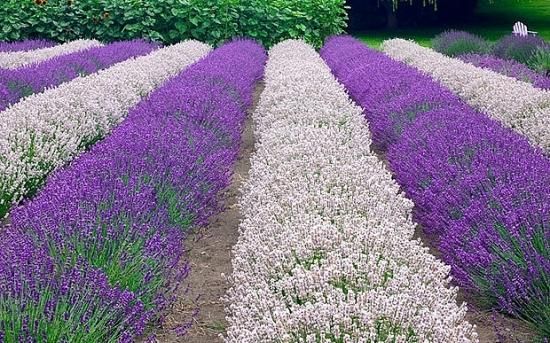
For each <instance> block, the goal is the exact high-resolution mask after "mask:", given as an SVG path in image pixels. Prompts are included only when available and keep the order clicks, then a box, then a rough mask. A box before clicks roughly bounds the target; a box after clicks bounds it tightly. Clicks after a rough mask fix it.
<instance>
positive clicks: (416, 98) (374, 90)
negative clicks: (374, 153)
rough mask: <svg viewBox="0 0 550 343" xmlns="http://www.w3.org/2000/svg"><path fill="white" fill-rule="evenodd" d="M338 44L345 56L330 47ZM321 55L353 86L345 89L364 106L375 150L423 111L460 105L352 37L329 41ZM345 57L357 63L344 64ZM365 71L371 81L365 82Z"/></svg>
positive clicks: (427, 80)
mask: <svg viewBox="0 0 550 343" xmlns="http://www.w3.org/2000/svg"><path fill="white" fill-rule="evenodd" d="M332 42H334V43H333V44H331V43H332ZM336 42H337V43H336ZM340 44H342V45H343V46H345V48H346V49H347V53H346V55H345V56H344V55H343V54H342V53H341V52H340V51H338V50H337V49H335V48H333V46H336V45H338V46H340ZM321 55H322V57H323V59H324V60H325V62H327V63H328V64H329V66H330V67H331V69H332V72H333V73H334V74H335V76H336V77H337V78H338V79H339V80H340V82H342V83H343V84H345V85H353V87H350V86H348V91H349V92H350V94H351V96H352V97H353V98H355V100H356V101H357V102H358V103H359V104H360V105H361V107H362V108H364V109H365V116H366V118H367V120H368V121H369V127H370V130H371V135H372V142H373V145H374V147H375V148H376V149H377V150H381V151H385V150H387V149H388V147H389V146H390V145H392V144H393V143H395V142H396V141H397V140H398V139H399V137H400V136H401V134H402V133H403V131H405V130H406V128H407V127H408V125H410V123H411V122H413V121H414V120H416V118H417V117H418V116H421V115H422V114H423V113H425V112H428V111H431V110H434V109H436V108H442V107H450V106H459V105H460V104H461V101H460V100H459V99H458V98H457V97H456V96H455V95H454V94H453V93H452V92H450V91H448V90H446V89H444V88H442V87H440V86H439V85H438V84H436V83H434V82H432V80H431V79H430V77H429V76H425V75H423V74H420V73H418V72H416V71H415V70H413V69H410V68H403V67H402V65H401V64H399V63H395V62H394V61H392V60H391V59H389V58H387V57H386V56H384V55H383V54H381V53H379V52H377V51H375V50H371V49H364V47H363V46H362V45H359V44H355V40H353V39H352V38H347V37H337V38H334V39H331V40H329V41H328V42H327V44H325V47H324V48H323V49H321ZM348 59H350V60H353V61H355V60H357V61H361V63H358V62H357V63H348ZM367 73H368V74H369V80H373V81H374V80H375V81H374V82H365V75H366V74H367ZM418 85H422V87H419V86H418ZM382 99H383V101H382Z"/></svg>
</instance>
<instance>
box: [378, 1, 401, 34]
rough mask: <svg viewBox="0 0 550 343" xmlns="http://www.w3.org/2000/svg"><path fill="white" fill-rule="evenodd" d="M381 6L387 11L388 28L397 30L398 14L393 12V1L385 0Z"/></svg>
mask: <svg viewBox="0 0 550 343" xmlns="http://www.w3.org/2000/svg"><path fill="white" fill-rule="evenodd" d="M380 4H381V6H382V7H383V8H384V10H386V28H387V29H396V28H397V14H396V13H395V11H394V10H393V3H392V0H384V1H381V2H380Z"/></svg>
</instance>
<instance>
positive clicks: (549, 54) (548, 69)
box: [528, 45, 550, 78]
mask: <svg viewBox="0 0 550 343" xmlns="http://www.w3.org/2000/svg"><path fill="white" fill-rule="evenodd" d="M528 64H529V66H530V67H531V68H532V69H534V70H536V71H537V72H539V73H541V74H543V75H545V76H546V77H548V78H550V45H547V46H546V47H538V48H537V50H536V51H535V53H534V54H533V56H532V57H531V59H530V60H529V63H528Z"/></svg>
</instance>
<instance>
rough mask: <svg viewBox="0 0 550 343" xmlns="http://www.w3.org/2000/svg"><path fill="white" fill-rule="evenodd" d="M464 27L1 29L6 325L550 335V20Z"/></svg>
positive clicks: (400, 336)
mask: <svg viewBox="0 0 550 343" xmlns="http://www.w3.org/2000/svg"><path fill="white" fill-rule="evenodd" d="M450 37H451V38H448V37H444V38H442V39H447V41H442V42H441V44H440V45H439V47H438V49H440V50H442V51H443V50H445V51H449V50H452V49H451V45H452V44H451V43H452V42H450V41H449V39H460V40H467V41H469V42H470V43H469V44H470V45H468V47H472V46H473V47H474V48H475V49H478V50H479V51H477V52H470V53H467V54H457V55H456V56H450V54H444V53H440V52H437V51H435V50H433V49H430V48H426V47H421V46H419V45H417V44H416V43H414V42H412V41H406V40H403V39H391V40H387V41H385V42H384V43H383V44H382V46H381V50H380V51H379V50H374V49H371V48H369V47H367V46H366V45H365V44H364V43H362V42H361V41H359V40H357V39H355V38H353V37H351V36H331V37H329V38H327V39H326V40H325V43H324V45H323V46H322V47H321V48H320V50H316V49H315V47H313V46H311V45H310V44H308V43H306V42H305V41H303V40H298V39H287V40H283V41H281V42H279V43H277V44H275V45H273V46H272V47H270V48H266V47H264V46H263V45H262V44H261V43H259V42H257V41H255V40H253V39H251V38H250V39H249V38H238V39H233V40H229V41H227V42H225V43H223V44H220V45H219V46H216V47H214V46H211V45H209V44H206V43H202V42H200V41H197V40H184V41H182V42H180V43H176V44H173V45H163V44H160V43H154V42H151V41H149V40H144V39H135V40H127V41H118V42H112V43H102V42H99V41H96V40H89V39H82V40H75V41H71V42H68V43H56V42H53V41H47V40H26V41H17V42H10V43H0V218H1V219H0V342H6V343H8V342H9V343H12V342H13V343H19V342H33V343H34V342H36V343H43V342H44V343H50V342H67V343H73V342H76V343H80V342H83V343H85V342H86V343H87V342H151V343H152V342H199V343H200V342H205V343H208V342H228V343H229V342H231V343H254V342H266V343H267V342H272V343H283V342H288V343H298V342H300V343H310V342H312V343H321V342H333V343H347V342H350V343H351V342H365V343H366V342H395V343H397V342H410V343H413V342H417V343H420V342H436V343H439V342H441V343H447V342H456V343H463V342H464V343H467V342H483V343H485V342H487V343H488V342H501V343H505V342H522V343H523V342H548V341H549V340H550V155H549V153H550V90H549V88H550V83H549V82H548V80H550V78H548V75H545V74H544V73H541V72H540V71H539V70H536V69H533V68H532V67H531V66H530V65H528V64H526V63H524V62H521V61H520V60H517V59H514V58H511V57H509V55H506V54H510V51H515V50H513V49H516V50H518V51H519V50H522V49H523V50H525V49H527V48H525V46H528V47H529V49H531V47H532V46H534V45H533V44H535V45H536V46H535V47H534V48H533V54H535V53H538V52H539V51H542V49H546V48H547V45H546V44H547V43H545V42H544V41H542V43H540V42H539V41H537V42H535V43H532V44H531V43H529V42H527V43H525V42H521V41H518V39H517V38H512V39H508V38H507V39H508V41H507V40H504V39H503V42H502V43H501V44H502V47H498V46H497V47H494V50H492V49H493V47H489V46H485V45H484V44H485V43H484V42H483V41H481V40H479V39H478V38H477V37H473V38H472V37H471V35H468V34H462V33H458V34H457V33H451V34H450ZM453 37H454V38H453ZM457 37H458V38H457ZM518 44H520V45H518ZM521 44H523V45H521ZM537 44H538V45H537ZM516 45H517V46H520V47H519V48H516V47H515V46H516ZM504 46H505V47H504ZM510 46H513V47H514V48H513V49H512V48H510ZM462 47H464V46H462ZM499 49H500V50H499ZM438 51H439V50H438ZM480 51H481V52H480ZM493 51H495V52H493ZM496 51H503V53H502V54H501V55H498V53H497V52H496ZM514 56H516V55H514Z"/></svg>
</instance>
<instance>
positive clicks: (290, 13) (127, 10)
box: [0, 0, 347, 46]
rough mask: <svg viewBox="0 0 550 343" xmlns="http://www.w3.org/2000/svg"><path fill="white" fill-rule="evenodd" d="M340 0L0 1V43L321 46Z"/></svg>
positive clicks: (333, 26) (339, 23) (333, 29)
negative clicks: (235, 40) (245, 40)
mask: <svg viewBox="0 0 550 343" xmlns="http://www.w3.org/2000/svg"><path fill="white" fill-rule="evenodd" d="M344 4H345V0H308V1H302V0H3V1H1V2H0V41H13V40H21V39H27V38H45V39H51V40H56V41H69V40H74V39H78V38H96V39H99V40H102V41H105V42H110V41H116V40H122V39H133V38H141V37H145V38H150V39H153V40H155V41H160V42H163V43H174V42H177V41H181V40H183V39H186V38H194V39H198V40H201V41H204V42H208V43H211V44H214V45H217V44H219V43H220V42H223V41H225V40H227V39H229V38H232V37H239V36H249V37H252V38H255V39H257V40H259V41H261V42H262V43H263V44H264V45H266V46H271V45H273V44H274V43H276V42H279V41H280V40H283V39H286V38H298V37H301V38H305V39H306V40H307V41H308V42H310V43H312V44H314V45H316V46H320V45H321V44H322V41H323V39H324V37H326V36H328V35H331V34H335V33H340V32H342V31H343V30H344V29H345V28H346V19H347V13H346V9H345V8H344Z"/></svg>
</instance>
